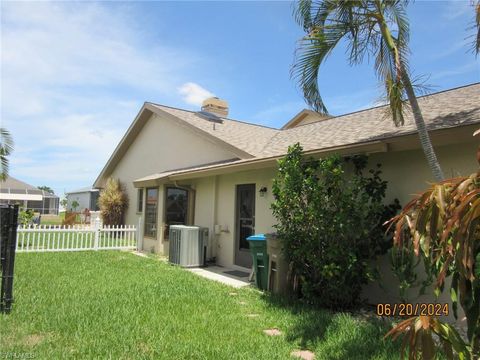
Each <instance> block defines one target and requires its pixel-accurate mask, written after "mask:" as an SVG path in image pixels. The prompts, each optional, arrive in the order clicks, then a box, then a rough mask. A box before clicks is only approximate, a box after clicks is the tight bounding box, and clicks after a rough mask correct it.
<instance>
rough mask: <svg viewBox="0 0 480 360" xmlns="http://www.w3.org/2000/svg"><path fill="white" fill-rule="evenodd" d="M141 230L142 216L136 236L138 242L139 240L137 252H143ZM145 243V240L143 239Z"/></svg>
mask: <svg viewBox="0 0 480 360" xmlns="http://www.w3.org/2000/svg"><path fill="white" fill-rule="evenodd" d="M141 228H142V217H141V216H140V217H139V218H138V224H137V234H136V238H137V239H136V240H137V251H142V244H141V243H140V237H141V234H142V233H141ZM142 243H143V239H142Z"/></svg>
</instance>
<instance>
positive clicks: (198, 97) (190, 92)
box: [178, 82, 215, 106]
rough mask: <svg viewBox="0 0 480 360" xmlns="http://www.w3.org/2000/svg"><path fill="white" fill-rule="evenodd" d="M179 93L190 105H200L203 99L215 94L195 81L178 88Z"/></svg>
mask: <svg viewBox="0 0 480 360" xmlns="http://www.w3.org/2000/svg"><path fill="white" fill-rule="evenodd" d="M178 93H179V94H180V95H182V96H183V101H185V102H186V103H187V104H190V105H196V106H200V105H202V102H203V100H205V99H208V98H209V97H212V96H215V95H214V94H213V93H211V92H210V91H208V90H207V89H205V88H203V87H201V86H200V85H198V84H196V83H194V82H187V83H185V84H183V85H182V86H180V87H179V88H178Z"/></svg>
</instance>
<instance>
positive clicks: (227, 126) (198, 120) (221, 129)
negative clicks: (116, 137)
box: [151, 104, 280, 156]
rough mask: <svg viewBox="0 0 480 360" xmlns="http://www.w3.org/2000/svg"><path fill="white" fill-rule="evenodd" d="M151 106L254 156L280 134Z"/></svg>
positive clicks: (260, 152)
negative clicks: (214, 121)
mask: <svg viewBox="0 0 480 360" xmlns="http://www.w3.org/2000/svg"><path fill="white" fill-rule="evenodd" d="M151 105H153V106H154V107H156V108H158V109H160V110H163V111H165V112H167V113H169V114H171V115H173V116H175V117H177V118H179V119H181V120H183V121H185V122H187V123H189V124H190V125H192V126H195V127H196V128H198V129H200V130H203V131H205V132H207V133H208V134H210V135H213V136H215V137H217V138H219V139H220V140H222V141H225V142H227V143H229V144H231V145H233V146H235V147H236V148H238V149H240V150H243V151H245V152H247V153H249V154H251V155H253V156H260V155H261V154H262V150H263V148H264V147H265V145H266V144H267V143H268V141H269V140H270V139H271V138H272V137H273V136H274V135H276V134H277V133H279V132H280V130H277V129H273V128H269V127H265V126H261V125H255V124H249V123H246V122H242V121H238V120H232V119H227V118H222V120H223V123H213V122H210V121H208V120H205V119H204V118H202V117H200V116H199V115H197V114H196V113H195V112H193V111H188V110H182V109H176V108H171V107H168V106H164V105H158V104H151Z"/></svg>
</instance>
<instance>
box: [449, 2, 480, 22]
mask: <svg viewBox="0 0 480 360" xmlns="http://www.w3.org/2000/svg"><path fill="white" fill-rule="evenodd" d="M469 13H471V14H472V17H473V13H474V9H473V4H472V1H470V0H450V1H448V2H447V6H446V7H445V11H444V12H443V14H442V15H443V17H444V18H445V19H446V20H454V19H457V18H459V17H461V16H464V15H465V14H469Z"/></svg>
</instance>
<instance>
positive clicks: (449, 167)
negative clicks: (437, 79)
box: [364, 141, 478, 319]
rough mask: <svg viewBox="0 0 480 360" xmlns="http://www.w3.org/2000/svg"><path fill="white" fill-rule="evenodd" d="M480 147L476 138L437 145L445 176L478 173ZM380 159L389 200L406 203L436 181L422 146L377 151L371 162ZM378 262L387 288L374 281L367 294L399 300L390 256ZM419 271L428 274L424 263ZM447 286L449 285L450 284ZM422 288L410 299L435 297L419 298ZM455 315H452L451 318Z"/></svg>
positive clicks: (444, 296) (373, 299)
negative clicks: (392, 150)
mask: <svg viewBox="0 0 480 360" xmlns="http://www.w3.org/2000/svg"><path fill="white" fill-rule="evenodd" d="M477 147H478V142H476V141H472V142H468V143H462V144H456V145H450V146H443V147H436V148H435V150H436V151H437V156H438V158H439V161H440V163H441V166H442V169H443V171H444V173H445V176H446V177H456V176H467V175H470V174H472V173H474V172H475V171H476V170H477V169H478V163H477V162H476V156H475V154H476V149H477ZM377 162H379V163H381V164H382V165H383V166H382V169H383V178H384V179H385V180H387V181H388V188H387V201H391V200H393V199H394V198H398V199H399V200H400V204H401V205H402V206H404V205H405V204H406V203H407V202H408V201H410V200H411V199H412V194H415V193H419V192H422V191H424V190H426V189H427V188H428V183H427V182H433V180H432V175H431V173H430V170H429V168H428V167H427V165H426V160H425V157H424V155H423V152H422V151H421V150H412V151H402V152H394V153H381V154H373V155H372V156H371V157H370V164H372V165H373V164H375V163H377ZM378 266H379V269H380V273H381V274H382V278H383V285H384V289H381V288H380V286H378V285H377V284H370V285H368V286H366V287H365V289H364V297H365V298H367V299H368V300H369V301H370V302H372V303H381V302H382V303H391V302H398V295H399V292H398V285H399V284H398V281H397V279H396V277H395V276H394V274H393V273H392V271H391V268H390V261H389V259H388V257H387V256H385V257H383V258H381V259H380V260H379V263H378ZM418 274H419V276H420V277H421V278H424V275H423V274H424V272H423V269H422V265H419V267H418ZM447 285H448V284H447ZM445 289H448V286H446V287H445ZM418 291H419V288H414V289H411V291H409V293H408V297H409V299H411V300H412V301H416V302H431V301H432V298H431V297H428V296H423V297H420V298H417V295H418ZM426 293H427V294H431V293H432V291H429V290H427V292H426ZM438 302H441V303H446V302H450V297H449V295H448V292H445V293H444V294H442V296H441V297H440V298H439V299H438ZM459 310H461V309H459ZM452 318H453V317H452V316H450V319H452ZM459 318H462V315H461V311H459Z"/></svg>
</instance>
